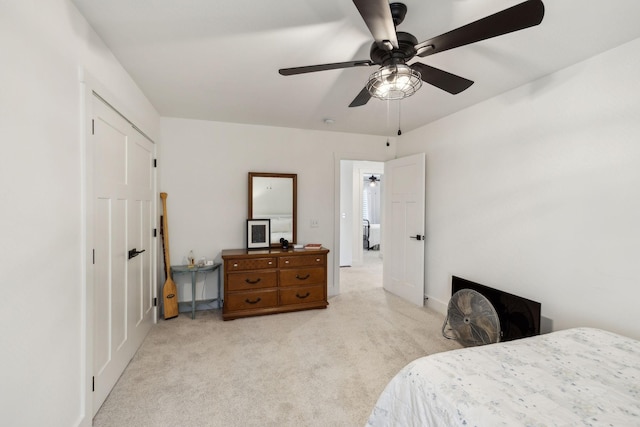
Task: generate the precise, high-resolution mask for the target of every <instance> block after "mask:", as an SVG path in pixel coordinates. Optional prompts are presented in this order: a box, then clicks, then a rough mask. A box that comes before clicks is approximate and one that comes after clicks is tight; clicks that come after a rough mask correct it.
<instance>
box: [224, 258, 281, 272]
mask: <svg viewBox="0 0 640 427" xmlns="http://www.w3.org/2000/svg"><path fill="white" fill-rule="evenodd" d="M224 268H225V271H226V272H230V271H243V270H262V269H265V268H276V259H275V258H272V257H265V258H247V259H230V260H227V261H225V263H224Z"/></svg>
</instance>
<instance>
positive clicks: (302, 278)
mask: <svg viewBox="0 0 640 427" xmlns="http://www.w3.org/2000/svg"><path fill="white" fill-rule="evenodd" d="M309 276H310V274H307V275H306V276H304V277H300V275H299V274H296V279H298V280H307V279H308V278H309Z"/></svg>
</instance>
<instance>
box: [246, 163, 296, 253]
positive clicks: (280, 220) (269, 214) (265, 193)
mask: <svg viewBox="0 0 640 427" xmlns="http://www.w3.org/2000/svg"><path fill="white" fill-rule="evenodd" d="M296 180H297V175H296V174H275V173H262V172H249V218H250V219H267V218H268V219H270V220H271V245H272V246H280V239H281V238H284V239H286V240H288V241H289V243H291V244H293V243H295V241H296V191H297V183H296Z"/></svg>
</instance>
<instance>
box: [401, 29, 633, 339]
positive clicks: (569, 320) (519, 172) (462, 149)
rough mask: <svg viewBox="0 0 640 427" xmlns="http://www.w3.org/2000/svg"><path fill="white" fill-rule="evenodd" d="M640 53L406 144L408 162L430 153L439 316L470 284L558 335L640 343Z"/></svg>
mask: <svg viewBox="0 0 640 427" xmlns="http://www.w3.org/2000/svg"><path fill="white" fill-rule="evenodd" d="M639 51H640V39H637V40H635V41H632V42H630V43H628V44H626V45H623V46H621V47H618V48H616V49H613V50H611V51H608V52H605V53H603V54H601V55H599V56H596V57H593V58H591V59H589V60H587V61H585V62H582V63H579V64H577V65H575V66H572V67H570V68H568V69H565V70H563V71H560V72H557V73H554V74H552V75H550V76H547V77H545V78H543V79H540V80H538V81H536V82H533V83H531V84H528V85H526V86H523V87H521V88H518V89H516V90H513V91H510V92H508V93H505V94H503V95H502V96H499V97H497V98H494V99H491V100H489V101H486V102H483V103H481V104H478V105H476V106H474V107H471V108H469V109H467V110H465V111H462V112H460V113H457V114H454V115H451V116H449V117H446V118H444V119H442V120H440V121H438V122H436V123H433V124H431V125H428V126H426V127H423V128H421V129H419V130H416V131H413V132H410V133H406V134H404V135H403V136H402V138H401V139H400V140H399V143H398V155H399V156H404V155H408V154H412V153H417V152H425V153H426V155H427V177H426V179H427V250H426V270H427V274H426V278H427V284H426V291H427V294H428V295H429V296H430V302H431V304H433V305H434V306H435V307H437V308H439V309H440V310H444V308H445V304H446V303H447V301H448V298H449V296H450V283H451V275H458V276H461V277H464V278H467V279H470V280H474V281H477V282H480V283H483V284H486V285H489V286H494V287H497V288H501V289H503V290H506V291H509V292H512V293H515V294H519V295H522V296H524V297H528V298H531V299H534V300H537V301H540V302H541V303H542V314H543V316H546V317H548V318H550V319H552V321H553V328H554V329H563V328H567V327H572V326H578V325H587V326H596V327H602V328H606V329H610V330H613V331H616V332H619V333H623V334H626V335H629V336H632V337H635V338H640V323H638V321H637V310H638V301H640V79H638V76H639V75H640V56H639V55H638V52H639ZM479 79H480V77H479ZM461 96H463V95H461Z"/></svg>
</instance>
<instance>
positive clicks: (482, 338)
mask: <svg viewBox="0 0 640 427" xmlns="http://www.w3.org/2000/svg"><path fill="white" fill-rule="evenodd" d="M448 331H450V332H451V333H452V335H449V333H448ZM501 334H502V332H501V329H500V319H499V317H498V313H497V311H496V309H495V308H494V307H493V304H491V302H490V301H489V299H487V298H486V297H485V296H484V295H482V294H481V293H480V292H477V291H475V290H473V289H461V290H459V291H458V292H456V293H455V294H453V296H452V297H451V299H450V300H449V305H448V308H447V317H446V318H445V321H444V323H443V325H442V335H443V336H444V337H445V338H447V339H454V340H457V341H459V342H460V343H461V344H462V345H464V346H465V347H472V346H478V345H485V344H493V343H497V342H499V341H500V337H501Z"/></svg>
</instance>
